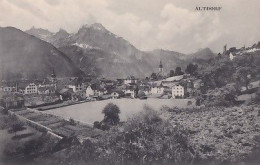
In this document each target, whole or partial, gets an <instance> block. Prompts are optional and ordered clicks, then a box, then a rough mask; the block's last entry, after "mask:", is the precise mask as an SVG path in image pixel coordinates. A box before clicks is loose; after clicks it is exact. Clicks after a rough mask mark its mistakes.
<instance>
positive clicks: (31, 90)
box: [23, 83, 38, 94]
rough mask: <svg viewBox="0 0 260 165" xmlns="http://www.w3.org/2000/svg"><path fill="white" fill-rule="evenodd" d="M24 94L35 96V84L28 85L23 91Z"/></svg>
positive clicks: (36, 88)
mask: <svg viewBox="0 0 260 165" xmlns="http://www.w3.org/2000/svg"><path fill="white" fill-rule="evenodd" d="M23 93H24V94H37V93H38V86H37V85H36V84H35V83H29V84H28V85H27V86H26V87H25V89H24V91H23Z"/></svg>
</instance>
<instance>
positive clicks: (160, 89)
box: [151, 85, 165, 95]
mask: <svg viewBox="0 0 260 165" xmlns="http://www.w3.org/2000/svg"><path fill="white" fill-rule="evenodd" d="M164 90H165V87H164V86H162V85H159V86H152V88H151V94H161V95H162V94H164Z"/></svg>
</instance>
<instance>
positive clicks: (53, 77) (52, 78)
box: [51, 68, 56, 82]
mask: <svg viewBox="0 0 260 165" xmlns="http://www.w3.org/2000/svg"><path fill="white" fill-rule="evenodd" d="M51 81H52V82H54V81H56V74H55V72H54V68H52V74H51Z"/></svg>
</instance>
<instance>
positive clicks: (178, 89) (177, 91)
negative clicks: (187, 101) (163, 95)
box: [172, 85, 185, 98]
mask: <svg viewBox="0 0 260 165" xmlns="http://www.w3.org/2000/svg"><path fill="white" fill-rule="evenodd" d="M184 95H185V88H184V87H183V86H181V85H175V86H173V87H172V97H173V98H183V97H184Z"/></svg>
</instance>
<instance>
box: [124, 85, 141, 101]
mask: <svg viewBox="0 0 260 165" xmlns="http://www.w3.org/2000/svg"><path fill="white" fill-rule="evenodd" d="M123 91H124V94H125V96H129V97H131V98H135V97H136V95H137V92H138V88H137V87H136V86H132V85H127V86H125V89H124V90H123Z"/></svg>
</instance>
